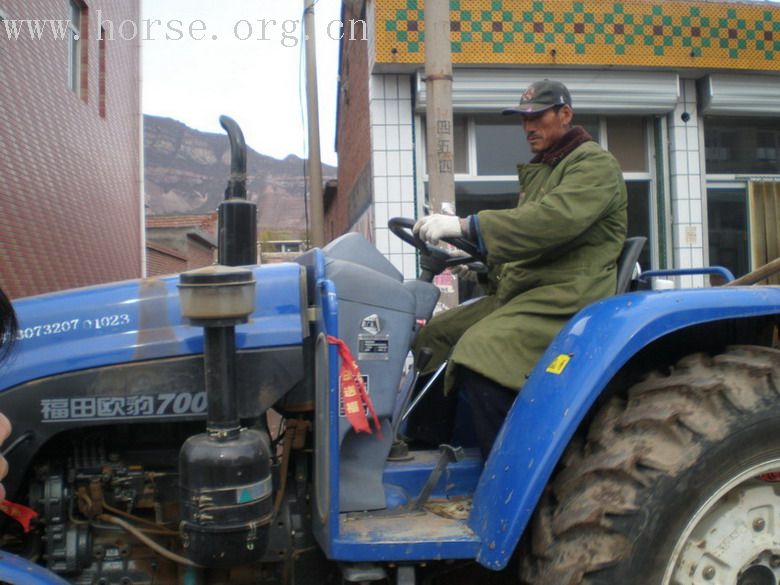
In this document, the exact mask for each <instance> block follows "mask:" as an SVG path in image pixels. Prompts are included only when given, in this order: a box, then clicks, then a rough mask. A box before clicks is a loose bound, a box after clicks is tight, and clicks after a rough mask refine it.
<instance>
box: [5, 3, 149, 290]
mask: <svg viewBox="0 0 780 585" xmlns="http://www.w3.org/2000/svg"><path fill="white" fill-rule="evenodd" d="M85 4H86V6H87V11H88V18H87V27H82V30H83V31H86V33H87V34H86V35H85V36H86V38H85V39H84V40H83V41H82V42H84V43H86V51H85V57H86V64H85V65H86V66H85V68H84V73H85V75H84V76H83V78H82V86H83V84H84V83H86V91H85V92H84V94H83V95H80V94H77V93H74V92H73V91H71V90H70V88H69V78H68V41H67V40H54V39H53V35H52V33H51V29H47V30H46V31H45V32H44V34H43V36H42V38H41V39H40V40H36V39H32V38H31V36H30V34H29V32H28V31H27V30H26V29H23V30H22V31H21V33H20V35H19V38H18V40H9V39H8V37H7V35H6V31H5V27H4V26H0V33H2V34H0V55H2V68H3V79H4V80H5V82H4V83H3V87H2V89H0V286H2V287H3V288H4V289H5V290H6V291H7V292H8V294H9V295H10V296H11V297H20V296H26V295H31V294H38V293H43V292H47V291H52V290H57V289H63V288H69V287H75V286H83V285H89V284H94V283H99V282H107V281H113V280H120V279H126V278H134V277H139V276H140V275H141V222H140V205H141V202H140V180H141V177H140V171H139V164H140V163H139V156H140V142H139V132H140V128H139V123H140V114H139V112H140V98H139V89H138V88H139V80H138V72H139V59H140V55H139V51H138V44H137V43H138V42H137V41H129V42H128V41H123V40H121V39H119V38H118V35H117V38H115V40H110V39H107V40H106V42H105V74H106V77H105V117H102V116H101V111H100V104H101V96H100V90H99V85H100V83H99V82H100V71H99V70H100V58H99V57H100V55H99V43H98V34H97V27H98V24H97V16H98V13H97V11H98V10H100V11H102V19H103V21H106V20H111V21H113V22H114V23H115V24H116V25H118V24H119V23H120V22H122V21H123V20H127V19H129V20H132V21H134V22H138V21H139V13H140V3H139V0H85ZM0 9H2V11H3V12H4V13H5V15H6V17H7V18H8V19H9V20H10V19H67V18H69V3H68V1H67V0H0Z"/></svg>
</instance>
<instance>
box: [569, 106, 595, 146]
mask: <svg viewBox="0 0 780 585" xmlns="http://www.w3.org/2000/svg"><path fill="white" fill-rule="evenodd" d="M572 124H574V125H575V126H582V127H583V128H585V131H586V132H587V133H588V134H590V137H591V138H593V140H595V141H596V142H599V143H601V134H600V132H599V117H598V116H594V115H589V114H578V113H577V112H574V120H572Z"/></svg>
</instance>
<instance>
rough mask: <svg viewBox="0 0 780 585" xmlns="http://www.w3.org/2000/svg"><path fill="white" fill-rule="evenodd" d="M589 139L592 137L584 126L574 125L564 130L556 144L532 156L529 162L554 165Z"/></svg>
mask: <svg viewBox="0 0 780 585" xmlns="http://www.w3.org/2000/svg"><path fill="white" fill-rule="evenodd" d="M590 140H593V138H592V137H591V135H590V134H588V132H587V131H586V130H585V128H583V127H582V126H575V127H574V128H572V129H571V130H569V131H568V132H566V134H564V135H563V136H562V137H561V139H560V140H559V141H558V142H557V143H556V144H554V145H553V146H551V147H550V148H548V149H547V150H545V151H544V152H540V153H539V154H537V155H536V156H535V157H534V158H532V159H531V164H537V163H544V164H546V165H550V166H551V167H554V166H555V165H557V164H558V163H559V162H561V161H562V160H563V159H564V158H566V157H567V156H569V155H570V154H571V152H572V151H573V150H574V149H575V148H577V147H578V146H580V145H581V144H584V143H585V142H588V141H590Z"/></svg>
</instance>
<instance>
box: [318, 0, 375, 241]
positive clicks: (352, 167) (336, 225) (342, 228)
mask: <svg viewBox="0 0 780 585" xmlns="http://www.w3.org/2000/svg"><path fill="white" fill-rule="evenodd" d="M364 4H365V2H345V3H344V7H345V8H344V10H345V13H344V16H343V21H344V22H348V21H349V20H350V19H356V20H358V19H365V15H364V14H362V9H363V5H364ZM348 30H349V27H348V26H345V31H348ZM355 33H356V34H355V37H356V38H355V39H354V40H353V39H350V38H348V37H349V35H347V34H345V36H344V39H343V40H342V41H341V43H342V44H341V56H340V58H341V63H340V78H339V119H338V136H337V142H336V151H337V152H338V156H339V167H338V193H337V195H336V198H335V200H334V201H333V203H332V204H331V206H330V208H329V209H328V211H327V213H326V217H325V228H326V236H327V237H328V239H332V238H334V237H335V236H338V235H340V234H343V233H345V232H346V231H348V230H350V229H351V228H352V227H353V225H354V223H355V222H356V221H357V220H358V219H359V217H360V215H361V214H362V213H363V212H364V211H365V209H352V210H350V205H349V202H350V199H357V198H359V199H364V200H366V203H369V202H370V193H368V194H366V193H362V194H360V195H361V196H360V197H358V194H357V193H356V190H360V186H361V181H360V178H361V175H363V173H364V172H365V171H366V169H367V168H369V169H370V166H369V165H370V164H371V130H370V126H369V122H370V121H369V104H368V80H369V72H368V68H369V66H368V55H369V47H368V42H366V41H363V40H361V39H362V30H361V27H360V26H358V27H357V29H356V31H355ZM369 172H370V171H369ZM366 195H368V196H366ZM361 207H363V208H364V207H365V205H362V206H361Z"/></svg>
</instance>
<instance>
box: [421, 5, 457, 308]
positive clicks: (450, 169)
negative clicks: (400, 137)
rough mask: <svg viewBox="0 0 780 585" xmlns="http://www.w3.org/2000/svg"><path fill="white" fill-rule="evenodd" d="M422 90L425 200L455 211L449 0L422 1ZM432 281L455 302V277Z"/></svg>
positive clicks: (445, 299) (438, 209) (446, 301)
mask: <svg viewBox="0 0 780 585" xmlns="http://www.w3.org/2000/svg"><path fill="white" fill-rule="evenodd" d="M425 91H426V93H427V96H428V99H427V102H428V103H427V106H426V112H425V115H426V118H425V120H426V122H425V126H426V133H425V138H426V144H427V153H426V159H425V160H426V162H427V163H428V202H429V203H430V206H431V213H442V212H444V213H455V174H454V171H455V169H454V167H455V157H454V154H453V143H454V134H453V132H454V127H453V122H452V49H451V47H450V0H425ZM434 284H436V286H438V287H439V289H440V290H441V292H442V294H441V302H442V304H443V305H444V306H445V307H446V308H452V307H455V306H456V305H457V304H458V279H457V278H455V277H454V276H453V275H452V274H451V273H449V272H445V273H443V274H440V275H439V276H437V277H436V278H435V279H434Z"/></svg>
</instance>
